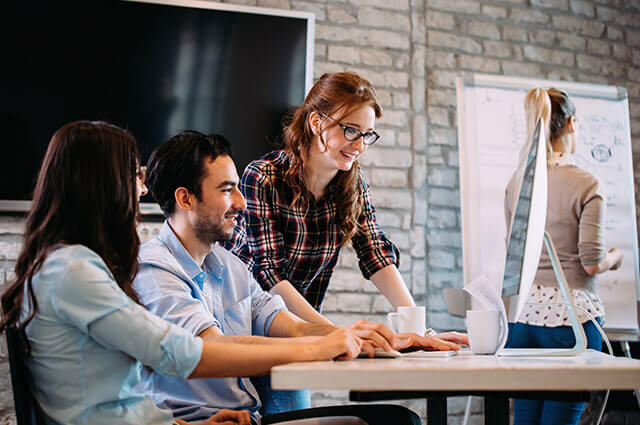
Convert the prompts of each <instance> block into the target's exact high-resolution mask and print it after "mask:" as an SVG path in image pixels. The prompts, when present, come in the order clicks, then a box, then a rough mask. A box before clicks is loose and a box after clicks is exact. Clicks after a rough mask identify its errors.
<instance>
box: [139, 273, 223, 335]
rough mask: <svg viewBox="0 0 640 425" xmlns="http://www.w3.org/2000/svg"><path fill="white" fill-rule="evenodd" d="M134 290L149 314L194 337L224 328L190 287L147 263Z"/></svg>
mask: <svg viewBox="0 0 640 425" xmlns="http://www.w3.org/2000/svg"><path fill="white" fill-rule="evenodd" d="M134 288H135V290H136V291H137V293H138V296H139V297H140V301H141V302H142V304H144V305H145V307H146V308H147V309H148V310H149V311H151V312H152V313H154V314H155V315H157V316H160V317H161V318H163V319H165V320H167V321H169V322H170V323H173V324H175V325H178V326H180V327H181V328H184V329H186V330H188V331H189V332H191V334H192V335H199V334H200V333H201V332H202V331H204V330H206V329H208V328H210V327H212V326H216V327H218V328H220V323H219V322H218V321H217V320H216V318H215V317H214V316H213V315H212V314H211V313H210V312H209V311H208V310H207V309H206V308H205V306H204V304H203V303H202V301H201V300H199V299H197V298H194V297H193V296H192V295H191V288H190V287H189V285H188V284H187V283H186V282H185V281H184V280H182V279H181V278H180V277H178V276H176V275H175V274H174V273H173V272H171V271H169V270H167V269H165V268H162V267H159V266H157V265H154V264H150V263H144V262H143V263H142V264H141V266H140V271H139V272H138V275H137V276H136V279H135V285H134Z"/></svg>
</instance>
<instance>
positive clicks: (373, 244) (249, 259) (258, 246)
mask: <svg viewBox="0 0 640 425" xmlns="http://www.w3.org/2000/svg"><path fill="white" fill-rule="evenodd" d="M289 166H290V161H289V158H288V156H287V155H286V154H285V153H284V152H283V151H274V152H271V153H269V154H267V155H265V156H263V157H262V158H260V159H258V160H255V161H253V162H251V163H250V164H249V165H248V166H247V168H246V169H245V171H244V173H243V175H242V179H241V181H240V190H241V191H242V193H243V194H244V196H245V198H246V200H247V209H246V210H245V212H244V214H243V219H242V220H240V222H239V223H238V225H237V226H236V229H235V233H234V237H233V239H232V240H230V241H227V242H225V243H223V246H225V248H227V249H229V250H230V251H232V252H233V253H235V254H236V255H237V256H239V257H240V258H241V259H242V260H243V261H244V262H245V263H247V264H248V266H249V269H250V270H251V271H252V272H253V275H254V276H255V278H256V280H257V281H258V282H259V283H260V285H261V286H262V288H263V289H264V290H269V289H271V288H272V287H273V286H275V285H276V284H277V283H278V282H280V281H282V280H288V281H289V282H291V284H292V285H293V286H294V287H295V288H296V289H297V290H298V291H299V292H300V293H301V294H302V295H303V296H304V297H305V299H306V300H307V301H308V302H309V303H310V304H311V305H312V306H313V307H314V308H315V309H316V310H320V307H321V305H322V301H323V299H324V296H325V293H326V291H327V286H328V285H329V280H330V278H331V274H332V273H333V270H334V268H335V266H336V263H337V260H338V254H339V253H340V248H341V246H340V245H341V242H342V236H341V235H340V233H339V231H338V225H337V224H335V216H336V201H335V195H334V187H333V186H332V185H329V187H328V188H327V194H326V196H325V197H324V198H323V199H321V200H320V201H316V200H315V199H314V198H313V197H312V196H311V197H310V198H311V199H310V200H309V202H308V204H306V205H301V203H296V205H294V206H290V204H291V200H292V198H293V191H292V190H291V188H290V187H289V186H287V184H286V183H285V181H284V175H285V172H286V170H287V169H288V168H289ZM360 184H361V186H362V192H363V196H364V208H363V211H362V213H361V215H360V218H359V220H358V221H359V223H360V229H361V230H359V231H358V232H357V233H356V235H355V236H354V237H353V238H352V240H351V243H352V245H353V247H354V249H355V251H356V253H357V255H358V259H359V262H358V263H359V266H360V270H361V271H362V274H363V275H364V277H365V278H367V279H368V278H369V277H370V276H371V275H372V274H374V273H375V272H377V271H378V270H380V269H382V268H384V267H386V266H388V265H390V264H396V266H397V265H398V263H399V258H400V254H399V252H398V250H397V248H396V247H395V246H394V245H393V243H391V242H390V241H389V240H388V239H387V237H386V236H385V235H384V233H383V232H382V231H381V230H380V228H379V226H378V223H377V222H376V217H375V209H374V207H373V204H372V203H371V192H370V190H369V186H368V184H367V183H366V181H365V180H364V178H363V176H362V175H361V176H360Z"/></svg>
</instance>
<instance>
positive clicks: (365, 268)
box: [359, 256, 400, 279]
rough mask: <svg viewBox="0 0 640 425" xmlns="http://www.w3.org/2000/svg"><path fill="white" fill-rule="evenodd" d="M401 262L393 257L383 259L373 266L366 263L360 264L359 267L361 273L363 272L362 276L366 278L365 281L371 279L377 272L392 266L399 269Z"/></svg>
mask: <svg viewBox="0 0 640 425" xmlns="http://www.w3.org/2000/svg"><path fill="white" fill-rule="evenodd" d="M399 263H400V262H399V261H398V260H397V258H392V257H386V256H385V257H382V258H380V259H378V260H377V261H376V262H375V263H373V264H371V263H369V264H365V263H364V262H360V263H359V266H360V271H361V272H362V275H363V276H364V278H365V279H371V276H372V275H374V274H376V272H378V271H380V270H382V269H384V268H385V267H387V266H390V265H392V264H395V265H396V267H399Z"/></svg>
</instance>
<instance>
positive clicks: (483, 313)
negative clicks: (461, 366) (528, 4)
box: [465, 310, 500, 354]
mask: <svg viewBox="0 0 640 425" xmlns="http://www.w3.org/2000/svg"><path fill="white" fill-rule="evenodd" d="M465 322H466V324H467V335H468V336H469V345H470V346H471V351H472V352H473V354H494V353H495V352H496V350H497V349H498V345H499V344H500V312H499V311H497V310H468V311H467V319H466V321H465Z"/></svg>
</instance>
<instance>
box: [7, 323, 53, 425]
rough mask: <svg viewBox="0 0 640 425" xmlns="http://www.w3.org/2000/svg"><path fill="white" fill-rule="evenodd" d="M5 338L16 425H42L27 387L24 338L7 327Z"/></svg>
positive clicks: (39, 414)
mask: <svg viewBox="0 0 640 425" xmlns="http://www.w3.org/2000/svg"><path fill="white" fill-rule="evenodd" d="M6 337H7V351H8V352H9V369H10V370H11V386H12V387H13V402H14V404H15V407H16V419H17V420H18V425H38V424H44V420H43V419H42V413H41V412H40V410H39V409H38V405H37V403H36V401H35V399H34V398H33V394H31V389H30V387H29V382H30V379H31V374H30V373H29V370H28V368H27V365H26V364H25V361H24V360H25V356H26V353H27V345H26V336H25V334H24V332H23V331H20V330H17V329H16V328H14V327H7V330H6Z"/></svg>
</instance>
